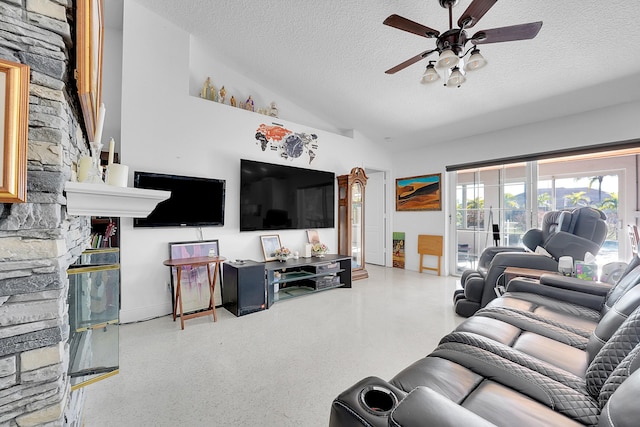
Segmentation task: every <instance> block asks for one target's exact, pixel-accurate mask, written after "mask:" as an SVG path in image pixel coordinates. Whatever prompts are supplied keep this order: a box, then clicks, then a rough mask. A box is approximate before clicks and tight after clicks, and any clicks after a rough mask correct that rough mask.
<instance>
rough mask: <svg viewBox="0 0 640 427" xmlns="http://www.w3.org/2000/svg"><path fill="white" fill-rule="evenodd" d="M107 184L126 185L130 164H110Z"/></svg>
mask: <svg viewBox="0 0 640 427" xmlns="http://www.w3.org/2000/svg"><path fill="white" fill-rule="evenodd" d="M108 171H109V174H108V175H107V184H109V185H114V186H116V187H126V186H127V178H128V177H129V166H125V165H120V164H118V163H113V164H111V165H109V166H108Z"/></svg>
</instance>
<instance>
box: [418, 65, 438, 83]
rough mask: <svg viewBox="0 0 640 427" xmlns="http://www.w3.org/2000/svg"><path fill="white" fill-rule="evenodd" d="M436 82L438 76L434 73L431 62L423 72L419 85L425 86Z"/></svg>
mask: <svg viewBox="0 0 640 427" xmlns="http://www.w3.org/2000/svg"><path fill="white" fill-rule="evenodd" d="M436 80H440V74H438V72H437V71H436V69H435V67H434V65H433V62H430V63H429V65H427V69H426V70H425V71H424V74H423V75H422V78H421V79H420V83H422V84H423V85H426V84H429V83H433V82H435V81H436Z"/></svg>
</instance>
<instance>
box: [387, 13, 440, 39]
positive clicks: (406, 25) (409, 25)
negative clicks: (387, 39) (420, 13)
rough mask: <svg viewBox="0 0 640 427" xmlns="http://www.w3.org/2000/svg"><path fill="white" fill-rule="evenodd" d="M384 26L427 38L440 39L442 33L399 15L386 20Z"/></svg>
mask: <svg viewBox="0 0 640 427" xmlns="http://www.w3.org/2000/svg"><path fill="white" fill-rule="evenodd" d="M383 24H384V25H388V26H390V27H394V28H397V29H399V30H403V31H408V32H410V33H413V34H417V35H419V36H422V37H427V38H433V37H438V36H439V35H440V31H438V30H434V29H433V28H429V27H425V26H424V25H422V24H418V23H417V22H414V21H412V20H410V19H407V18H403V17H402V16H399V15H391V16H389V17H388V18H387V19H385V20H384V22H383Z"/></svg>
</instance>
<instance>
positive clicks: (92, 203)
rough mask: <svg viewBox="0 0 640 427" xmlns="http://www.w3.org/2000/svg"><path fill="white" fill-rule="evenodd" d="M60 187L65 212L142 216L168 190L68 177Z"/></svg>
mask: <svg viewBox="0 0 640 427" xmlns="http://www.w3.org/2000/svg"><path fill="white" fill-rule="evenodd" d="M64 190H65V192H66V193H67V213H68V214H69V215H80V216H82V215H84V216H117V217H134V218H146V217H147V216H148V215H149V214H150V213H151V211H153V210H154V209H155V207H156V205H157V204H158V203H160V202H162V201H163V200H167V199H168V198H169V196H171V192H170V191H160V190H147V189H143V188H129V187H115V186H113V185H107V184H89V183H86V182H72V181H69V182H67V183H66V184H65V187H64Z"/></svg>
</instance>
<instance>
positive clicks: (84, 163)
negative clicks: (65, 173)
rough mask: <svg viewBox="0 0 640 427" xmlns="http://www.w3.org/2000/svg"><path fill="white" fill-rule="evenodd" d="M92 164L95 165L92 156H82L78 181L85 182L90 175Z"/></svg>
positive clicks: (79, 163)
mask: <svg viewBox="0 0 640 427" xmlns="http://www.w3.org/2000/svg"><path fill="white" fill-rule="evenodd" d="M91 166H93V162H92V160H91V157H89V156H83V157H81V158H80V161H79V162H78V181H79V182H84V181H86V179H87V177H88V176H89V170H91Z"/></svg>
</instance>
